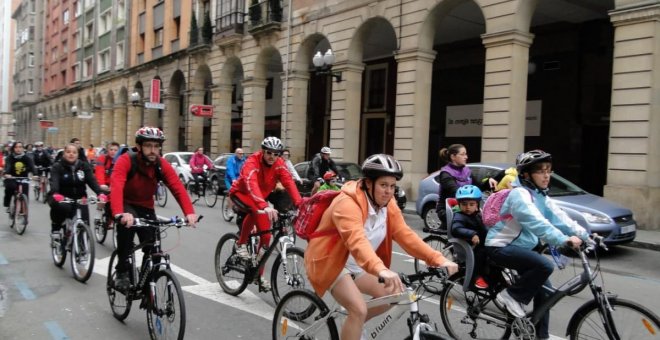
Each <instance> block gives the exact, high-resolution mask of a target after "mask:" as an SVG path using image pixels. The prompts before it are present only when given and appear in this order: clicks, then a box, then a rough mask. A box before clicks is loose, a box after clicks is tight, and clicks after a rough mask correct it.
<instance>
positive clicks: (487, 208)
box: [481, 189, 534, 228]
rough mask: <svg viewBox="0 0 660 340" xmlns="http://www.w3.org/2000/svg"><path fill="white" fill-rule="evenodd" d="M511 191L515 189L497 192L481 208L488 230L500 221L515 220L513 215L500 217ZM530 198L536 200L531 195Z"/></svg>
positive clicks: (482, 217)
mask: <svg viewBox="0 0 660 340" xmlns="http://www.w3.org/2000/svg"><path fill="white" fill-rule="evenodd" d="M511 190H513V189H503V190H500V191H496V192H495V193H492V194H491V195H490V196H488V199H486V203H484V206H483V208H481V219H482V221H483V222H484V226H486V228H490V227H492V226H494V225H495V224H497V222H499V221H507V220H510V219H512V218H513V216H511V214H504V215H500V211H501V210H502V205H503V204H504V201H506V199H507V197H509V194H510V193H511ZM530 196H531V197H532V200H534V196H533V195H531V193H530Z"/></svg>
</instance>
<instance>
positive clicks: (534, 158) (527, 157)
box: [516, 150, 552, 175]
mask: <svg viewBox="0 0 660 340" xmlns="http://www.w3.org/2000/svg"><path fill="white" fill-rule="evenodd" d="M540 162H550V163H552V155H551V154H549V153H547V152H545V151H543V150H532V151H527V152H523V153H521V154H520V155H518V157H516V168H517V169H518V173H519V174H521V175H522V173H523V172H528V171H529V168H530V167H531V166H532V165H534V164H536V163H540Z"/></svg>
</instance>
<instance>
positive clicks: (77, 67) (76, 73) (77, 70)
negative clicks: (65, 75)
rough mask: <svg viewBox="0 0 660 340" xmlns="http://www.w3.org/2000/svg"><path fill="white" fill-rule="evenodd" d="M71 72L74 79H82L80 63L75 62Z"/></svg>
mask: <svg viewBox="0 0 660 340" xmlns="http://www.w3.org/2000/svg"><path fill="white" fill-rule="evenodd" d="M71 73H73V81H80V64H78V63H76V64H74V65H73V66H72V67H71Z"/></svg>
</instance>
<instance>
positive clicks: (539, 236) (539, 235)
mask: <svg viewBox="0 0 660 340" xmlns="http://www.w3.org/2000/svg"><path fill="white" fill-rule="evenodd" d="M516 168H517V170H518V180H519V181H520V182H519V183H516V184H520V185H521V186H518V187H515V188H514V189H512V190H511V192H510V193H509V194H508V196H507V197H506V199H505V201H504V203H503V204H502V208H501V209H500V214H501V215H505V214H506V215H511V217H512V218H507V219H504V220H501V221H499V222H497V223H496V224H495V225H494V226H493V227H491V228H490V229H489V230H488V235H487V236H486V252H487V253H488V256H489V258H490V259H492V260H493V261H495V263H497V264H498V265H500V266H503V267H506V268H510V269H515V270H516V271H517V272H518V274H519V278H518V280H516V282H515V283H514V284H512V285H511V286H509V287H508V288H507V289H504V290H503V291H501V292H500V293H499V294H497V297H496V298H497V301H498V302H499V303H501V304H503V305H505V306H506V308H507V310H508V311H509V313H511V314H512V315H513V316H515V317H519V318H522V317H525V310H524V308H523V304H528V303H529V302H530V301H531V300H532V299H534V307H535V308H536V307H537V306H541V305H542V304H543V302H544V300H545V299H546V295H547V292H546V291H545V290H544V289H543V288H542V287H543V286H544V285H545V286H550V285H551V284H550V281H549V280H548V278H549V277H550V274H552V271H553V270H554V264H553V262H552V260H550V259H548V258H547V257H545V256H543V255H542V254H539V253H538V252H536V251H535V250H534V249H535V248H536V247H537V246H538V245H539V241H541V240H542V241H544V242H546V243H548V244H550V245H553V246H561V245H564V244H566V245H569V246H572V247H576V248H577V247H579V246H580V245H581V244H582V242H583V241H586V240H587V238H588V237H589V235H588V234H587V232H586V231H585V230H584V228H582V227H581V226H580V225H579V224H578V223H577V222H575V221H573V220H571V219H570V218H569V217H568V215H566V213H565V212H564V211H562V210H561V209H560V208H559V207H557V205H556V204H555V203H554V202H553V200H552V199H550V198H549V197H548V189H549V185H550V177H551V175H552V155H550V154H549V153H547V152H544V151H542V150H532V151H528V152H525V153H522V154H520V155H518V157H517V158H516ZM549 321H550V313H549V312H548V313H546V314H545V315H544V316H543V317H542V318H541V320H539V322H538V324H537V325H536V338H537V339H548V338H549V333H548V324H549Z"/></svg>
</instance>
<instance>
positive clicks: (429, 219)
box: [422, 202, 442, 230]
mask: <svg viewBox="0 0 660 340" xmlns="http://www.w3.org/2000/svg"><path fill="white" fill-rule="evenodd" d="M422 220H424V226H426V227H427V228H429V229H432V230H438V229H440V228H442V222H441V221H440V218H439V217H438V213H437V212H436V210H435V202H429V203H426V205H425V206H424V209H422Z"/></svg>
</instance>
